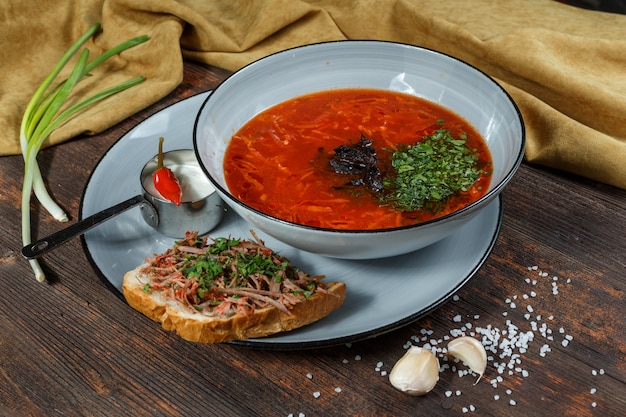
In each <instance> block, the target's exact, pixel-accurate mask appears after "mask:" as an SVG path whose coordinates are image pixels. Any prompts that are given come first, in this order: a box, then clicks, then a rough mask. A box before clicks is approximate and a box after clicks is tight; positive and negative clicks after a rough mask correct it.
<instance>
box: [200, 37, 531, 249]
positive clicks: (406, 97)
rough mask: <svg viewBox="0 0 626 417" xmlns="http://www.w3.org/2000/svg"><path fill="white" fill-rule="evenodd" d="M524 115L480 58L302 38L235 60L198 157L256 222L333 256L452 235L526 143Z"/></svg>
mask: <svg viewBox="0 0 626 417" xmlns="http://www.w3.org/2000/svg"><path fill="white" fill-rule="evenodd" d="M524 146H525V131H524V122H523V120H522V117H521V114H520V112H519V110H518V108H517V106H516V104H515V103H514V101H513V100H512V99H511V97H510V96H509V95H508V94H507V92H506V91H505V90H504V89H503V88H502V87H501V86H500V85H499V84H498V83H497V82H496V81H494V80H493V79H492V78H490V77H489V76H488V75H486V74H485V73H483V72H482V71H480V70H478V69H477V68H475V67H473V66H471V65H469V64H467V63H465V62H463V61H461V60H458V59H456V58H454V57H451V56H448V55H445V54H442V53H439V52H437V51H433V50H429V49H425V48H421V47H417V46H412V45H405V44H399V43H393V42H385V41H337V42H326V43H319V44H311V45H307V46H302V47H297V48H293V49H289V50H285V51H282V52H278V53H275V54H273V55H270V56H267V57H265V58H262V59H260V60H258V61H255V62H253V63H251V64H249V65H247V66H245V67H243V68H242V69H240V70H238V71H236V72H235V73H233V74H232V75H231V76H230V77H228V78H227V79H226V80H224V82H222V83H221V84H220V85H219V86H218V87H217V88H216V89H215V90H214V91H213V92H212V93H211V94H210V95H209V96H208V97H207V99H206V100H205V101H204V103H203V104H202V106H201V108H200V110H199V112H198V114H197V117H196V120H195V126H194V148H195V152H196V157H197V158H198V161H199V163H200V166H201V167H202V169H203V170H204V172H205V174H206V175H207V177H208V178H209V179H210V181H211V182H212V183H213V185H214V186H215V188H216V190H217V192H218V193H219V194H220V196H221V197H222V199H223V200H224V201H225V202H226V203H227V204H228V205H229V206H230V207H231V208H232V209H233V210H234V211H235V212H236V213H237V214H238V215H240V216H241V217H242V218H244V219H245V220H247V221H248V222H249V223H250V226H251V227H250V228H251V229H252V230H256V231H261V232H264V233H266V234H268V235H270V236H272V237H274V238H276V239H278V240H280V241H282V242H284V243H286V244H288V245H291V246H293V247H296V248H298V249H301V250H303V251H307V252H312V253H316V254H320V255H325V256H329V257H334V258H343V259H375V258H384V257H389V256H395V255H402V254H406V253H409V252H412V251H415V250H419V249H421V248H424V247H426V246H428V245H431V244H433V243H435V242H437V241H439V240H441V239H443V238H445V237H447V236H450V235H451V234H452V233H454V232H455V231H456V230H458V229H459V228H460V227H462V226H463V225H464V224H466V223H467V222H469V221H470V220H472V219H473V218H474V217H475V216H476V215H477V214H478V213H479V212H480V211H481V210H482V209H483V208H485V207H486V206H487V205H489V204H490V203H491V202H492V201H493V200H494V199H495V198H496V197H497V196H498V194H499V193H500V192H501V191H502V189H503V188H504V187H505V186H506V184H507V183H508V182H509V181H510V180H511V178H512V177H513V175H514V174H515V172H516V171H517V169H518V167H519V165H520V163H521V161H522V158H523V154H524Z"/></svg>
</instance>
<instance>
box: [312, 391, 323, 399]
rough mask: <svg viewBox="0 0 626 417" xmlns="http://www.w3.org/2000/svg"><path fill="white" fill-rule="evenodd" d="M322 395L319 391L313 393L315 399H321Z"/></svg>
mask: <svg viewBox="0 0 626 417" xmlns="http://www.w3.org/2000/svg"><path fill="white" fill-rule="evenodd" d="M320 395H322V394H321V393H320V392H319V391H315V392H314V393H313V396H314V397H315V398H319V397H320Z"/></svg>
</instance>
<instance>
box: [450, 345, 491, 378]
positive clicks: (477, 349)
mask: <svg viewBox="0 0 626 417" xmlns="http://www.w3.org/2000/svg"><path fill="white" fill-rule="evenodd" d="M448 353H449V354H451V355H452V356H454V357H455V358H457V359H459V360H461V361H463V362H464V363H465V365H467V366H468V367H469V368H470V369H471V370H472V371H474V372H476V373H477V374H478V380H477V381H476V382H478V381H479V380H480V378H482V376H483V375H484V373H485V369H487V352H486V351H485V347H484V346H483V344H482V343H480V341H479V340H477V339H475V338H473V337H470V336H462V337H459V338H456V339H453V340H451V341H450V343H448Z"/></svg>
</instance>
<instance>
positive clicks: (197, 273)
mask: <svg viewBox="0 0 626 417" xmlns="http://www.w3.org/2000/svg"><path fill="white" fill-rule="evenodd" d="M251 233H252V235H253V237H254V241H253V240H242V239H231V238H215V239H210V238H208V237H203V238H201V237H199V236H198V233H197V232H187V234H186V236H185V238H184V239H181V240H179V241H177V242H175V243H174V246H173V247H172V248H169V249H168V250H166V251H165V252H164V253H162V254H159V255H155V256H154V257H152V258H148V259H146V261H147V265H146V266H145V267H144V268H142V270H141V271H140V272H141V273H142V274H145V275H147V276H148V278H149V282H148V283H147V284H146V285H145V286H144V291H146V292H152V291H159V292H160V294H161V295H162V296H163V297H165V298H167V299H173V300H177V301H179V302H180V303H181V305H183V306H184V307H185V308H186V309H187V310H189V311H190V312H194V313H201V314H205V315H208V316H214V317H230V316H232V315H234V314H246V315H248V314H252V313H253V312H254V310H255V309H256V308H264V307H267V306H274V307H276V308H278V309H279V310H280V311H282V312H283V313H285V314H291V313H290V311H289V310H290V309H291V308H293V306H294V305H296V304H297V303H299V302H302V301H303V300H305V299H307V298H308V297H310V296H311V295H313V294H314V293H315V292H325V289H324V285H323V283H322V282H321V280H322V278H324V276H322V275H318V276H309V275H308V274H307V273H305V272H303V271H300V270H298V269H297V268H296V267H294V266H293V265H291V263H290V262H289V260H287V259H286V258H285V257H283V256H280V255H279V254H278V253H276V252H274V251H272V250H271V249H269V248H268V247H266V246H265V244H264V242H263V241H262V240H260V239H259V238H258V236H256V234H255V233H254V232H251Z"/></svg>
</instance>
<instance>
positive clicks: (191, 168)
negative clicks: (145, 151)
mask: <svg viewBox="0 0 626 417" xmlns="http://www.w3.org/2000/svg"><path fill="white" fill-rule="evenodd" d="M163 166H164V167H167V168H169V169H171V170H172V171H173V172H174V175H176V177H177V178H178V179H179V181H180V184H181V188H182V189H183V198H182V201H181V203H180V205H179V206H177V205H176V204H175V203H173V202H171V201H169V200H166V199H164V198H163V197H162V196H161V195H160V194H159V192H158V191H157V190H156V188H154V183H153V180H152V174H153V173H154V171H156V170H157V157H156V156H155V157H154V158H153V159H151V160H150V161H149V162H148V163H147V164H146V165H145V166H144V168H143V169H142V171H141V178H140V180H141V186H142V187H143V195H144V198H145V199H146V200H148V201H149V202H150V203H151V204H152V205H153V206H154V208H155V209H156V212H157V213H158V216H155V214H154V211H153V210H146V209H144V207H142V210H141V215H142V217H143V219H144V220H145V221H146V223H148V224H149V225H150V226H152V227H153V228H154V229H155V230H157V231H158V232H159V233H162V234H164V235H166V236H170V237H175V238H182V237H184V236H185V233H186V232H188V231H197V232H198V233H199V234H201V235H202V234H206V233H208V232H209V231H211V230H212V229H213V228H215V227H216V226H217V225H218V224H219V223H220V221H221V220H222V218H223V217H224V213H225V211H226V206H225V204H224V202H223V201H222V199H221V198H220V196H219V195H218V194H217V192H216V191H215V188H214V187H213V185H212V184H211V182H210V181H209V180H208V179H207V178H206V175H205V174H204V172H203V171H202V168H200V165H199V164H198V160H197V159H196V156H195V154H194V152H193V150H190V149H183V150H175V151H170V152H165V153H164V154H163ZM155 217H158V218H155Z"/></svg>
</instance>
